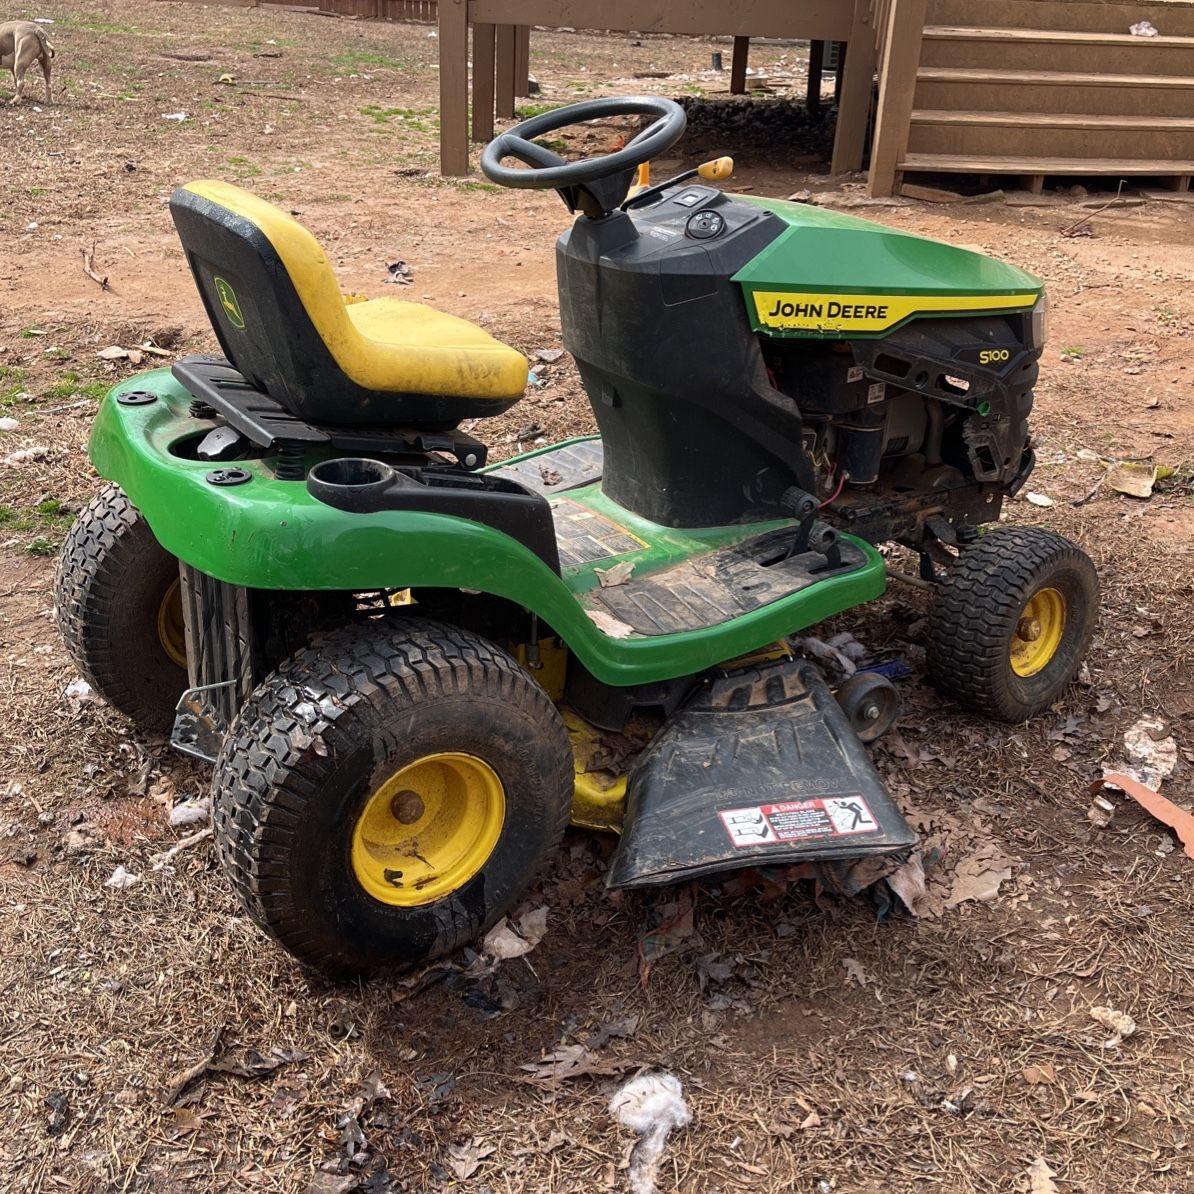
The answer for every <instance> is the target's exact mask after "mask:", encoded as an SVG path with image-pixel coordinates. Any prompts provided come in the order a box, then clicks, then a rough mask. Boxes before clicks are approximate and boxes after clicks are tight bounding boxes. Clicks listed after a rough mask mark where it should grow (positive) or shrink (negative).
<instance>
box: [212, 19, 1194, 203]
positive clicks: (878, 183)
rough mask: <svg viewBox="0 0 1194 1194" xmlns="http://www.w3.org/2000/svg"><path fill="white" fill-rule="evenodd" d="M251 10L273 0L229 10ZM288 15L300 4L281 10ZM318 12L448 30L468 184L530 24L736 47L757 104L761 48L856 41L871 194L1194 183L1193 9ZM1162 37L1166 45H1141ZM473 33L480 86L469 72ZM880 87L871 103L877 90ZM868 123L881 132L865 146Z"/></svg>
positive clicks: (842, 82)
mask: <svg viewBox="0 0 1194 1194" xmlns="http://www.w3.org/2000/svg"><path fill="white" fill-rule="evenodd" d="M223 2H224V3H231V4H241V5H253V4H256V3H271V2H278V0H223ZM283 2H291V0H283ZM313 2H314V3H317V4H318V5H319V7H320V9H321V10H323V11H327V12H338V13H343V14H345V15H351V16H359V17H374V18H380V19H382V20H435V21H438V24H439V54H440V80H439V86H440V163H441V170H442V171H443V173H444V174H455V175H459V174H465V173H467V172H468V166H469V134H470V128H469V123H468V121H469V106H470V95H471V100H472V126H471V135H472V138H473V139H474V140H477V141H488V140H489V139H490V138H491V137H492V136H493V132H494V117H495V115H496V116H498V117H502V118H506V119H508V118H510V117H512V116H513V115H514V105H515V98H516V96H517V95H525V94H526V93H527V75H528V69H529V44H530V26H532V25H537V26H544V27H547V28H580V29H586V28H589V29H591V28H596V29H601V30H605V29H612V30H620V31H631V30H633V31H639V32H644V33H678V34H689V35H694V36H702V35H705V36H710V35H712V36H726V35H728V36H732V37H733V39H734V42H733V53H732V59H731V67H730V90H731V92H737V93H741V92H742V91H744V90H745V88H746V63H747V54H748V48H749V42H750V38H751V37H781V38H799V39H808V40H809V41H810V42H811V43H812V51H811V53H810V61H809V73H810V86H809V94H810V97H812V96H814V95H816V96H819V95H820V70H821V53H822V52H823V50H824V47H825V45H827V44H828V43H831V42H838V43H844V47H843V48H844V50H845V52H846V57H845V64H844V70H843V71H841V72H840V73H839V77H838V79H837V87H838V99H839V108H838V124H837V132H836V137H835V141H834V149H833V160H832V164H831V169H832V170H833V172H834V173H838V172H841V171H846V170H858V169H860V168H861V166H862V163H863V161H864V160H865V155H866V152H867V149H868V148H869V151H870V162H869V172H868V188H869V190H870V193H871V194H872V195H874V196H883V195H890V194H892V193H893V192H894V191H895V190H898V188H899V186H900V183H901V180H902V178H903V176H904V175H905V174H906V173H935V174H942V173H944V174H966V175H976V174H977V175H991V176H996V177H998V176H1009V175H1010V176H1012V177H1018V178H1020V179H1022V180H1023V181H1024V183H1025V184H1026V185H1027V186H1028V187H1029V188H1030V189H1032V190H1037V191H1039V190H1040V189H1041V188H1042V187H1043V185H1044V182H1045V180H1046V178H1048V177H1065V176H1070V177H1084V176H1091V175H1094V176H1099V175H1101V176H1104V177H1107V178H1110V179H1118V178H1129V177H1133V176H1136V177H1154V178H1161V179H1164V180H1165V182H1166V183H1167V184H1168V185H1169V186H1170V187H1172V188H1173V189H1175V190H1182V191H1184V190H1188V189H1189V186H1190V180H1191V178H1192V177H1194V0H1143V2H1139V3H1138V2H1137V0H737V2H736V3H733V4H727V3H725V0H605V2H604V3H603V4H601V5H597V4H594V3H592V2H591V0H313ZM1139 21H1149V22H1151V23H1152V25H1153V26H1154V27H1155V28H1156V29H1157V30H1159V32H1160V36H1158V37H1134V36H1132V35H1131V34H1130V33H1129V27H1130V26H1131V25H1133V24H1135V23H1137V22H1139ZM470 32H471V41H472V71H471V76H470V71H469V44H470ZM876 75H877V77H878V90H877V99H876V90H875V79H876ZM872 108H873V116H874V120H873V132H872V134H871V137H870V143H869V147H868V144H867V129H868V121H869V119H870V117H871V114H872Z"/></svg>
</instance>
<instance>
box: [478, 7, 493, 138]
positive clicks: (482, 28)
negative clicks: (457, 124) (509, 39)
mask: <svg viewBox="0 0 1194 1194" xmlns="http://www.w3.org/2000/svg"><path fill="white" fill-rule="evenodd" d="M495 40H496V39H495V37H494V28H493V26H492V25H491V24H489V22H488V21H484V22H482V23H481V24H480V25H474V26H473V140H474V141H492V140H493V96H494V91H493V81H494V75H493V64H494V42H495Z"/></svg>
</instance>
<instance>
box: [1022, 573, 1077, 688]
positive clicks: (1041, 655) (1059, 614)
mask: <svg viewBox="0 0 1194 1194" xmlns="http://www.w3.org/2000/svg"><path fill="white" fill-rule="evenodd" d="M1065 617H1066V606H1065V598H1064V597H1063V596H1062V595H1061V593H1060V592H1058V590H1057V589H1039V590H1038V591H1037V592H1035V593H1033V595H1032V596H1031V597H1030V598H1029V599H1028V604H1027V605H1026V606H1025V607H1024V608H1023V610H1021V612H1020V620H1019V622H1018V623H1017V625H1016V632H1015V634H1013V635H1012V648H1011V664H1012V671H1013V672H1015V673H1016V675H1017V676H1023V677H1025V678H1027V677H1028V676H1035V675H1036V674H1037V672H1039V671H1041V670H1042V669H1043V668H1045V667H1046V666H1047V665H1048V664H1049V661H1050V660H1051V659H1052V658H1053V656H1054V655H1056V654H1057V648H1058V647H1059V646H1061V636H1062V634H1063V633H1064V631H1065Z"/></svg>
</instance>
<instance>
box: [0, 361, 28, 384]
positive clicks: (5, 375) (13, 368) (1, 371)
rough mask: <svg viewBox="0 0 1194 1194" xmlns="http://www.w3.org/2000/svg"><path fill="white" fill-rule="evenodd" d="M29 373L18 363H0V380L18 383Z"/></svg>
mask: <svg viewBox="0 0 1194 1194" xmlns="http://www.w3.org/2000/svg"><path fill="white" fill-rule="evenodd" d="M28 376H29V374H28V373H27V372H26V371H25V370H24V369H22V368H21V367H20V366H19V365H0V381H7V382H10V383H12V384H13V385H20V384H21V383H22V382H23V381H24V380H25V378H27V377H28Z"/></svg>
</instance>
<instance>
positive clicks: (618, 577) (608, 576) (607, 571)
mask: <svg viewBox="0 0 1194 1194" xmlns="http://www.w3.org/2000/svg"><path fill="white" fill-rule="evenodd" d="M593 571H594V572H595V573H597V579H598V580H599V581H600V582H601V587H602V588H603V589H613V588H616V587H617V586H618V585H624V584H625V583H626V582H627V581H628V580H629V579H630V577H631V574H632V573H633V572H634V564H633V563H632V562H631V561H629V560H623V561H622V563H620V564H614V565H613V567H612V568H594V569H593Z"/></svg>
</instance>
